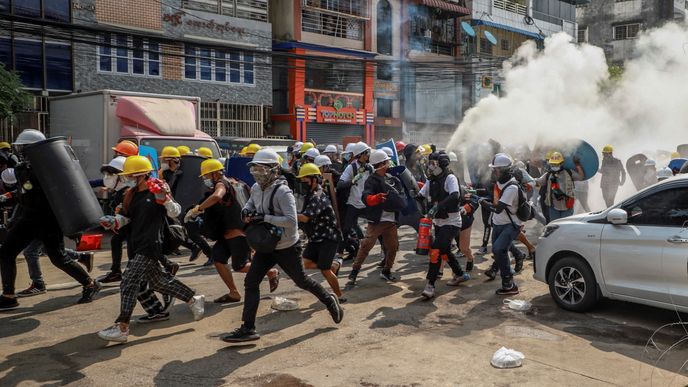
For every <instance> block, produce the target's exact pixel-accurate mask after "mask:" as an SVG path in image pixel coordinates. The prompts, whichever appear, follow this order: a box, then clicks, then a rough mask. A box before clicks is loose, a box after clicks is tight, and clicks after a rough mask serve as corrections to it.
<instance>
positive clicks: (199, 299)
mask: <svg viewBox="0 0 688 387" xmlns="http://www.w3.org/2000/svg"><path fill="white" fill-rule="evenodd" d="M189 308H191V313H193V316H194V321H198V320H200V319H202V318H203V313H204V312H205V296H204V295H202V294H201V295H200V296H194V297H193V299H192V302H191V303H190V304H189Z"/></svg>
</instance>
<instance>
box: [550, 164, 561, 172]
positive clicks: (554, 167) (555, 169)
mask: <svg viewBox="0 0 688 387" xmlns="http://www.w3.org/2000/svg"><path fill="white" fill-rule="evenodd" d="M549 170H550V171H552V172H559V171H561V165H559V164H557V165H553V164H550V165H549Z"/></svg>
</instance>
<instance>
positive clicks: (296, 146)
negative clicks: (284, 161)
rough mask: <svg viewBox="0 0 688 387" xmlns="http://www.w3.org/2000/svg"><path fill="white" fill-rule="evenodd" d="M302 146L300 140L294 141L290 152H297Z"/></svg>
mask: <svg viewBox="0 0 688 387" xmlns="http://www.w3.org/2000/svg"><path fill="white" fill-rule="evenodd" d="M302 146H303V143H302V142H301V141H297V142H295V143H294V145H293V146H292V147H291V152H292V153H299V151H300V150H301V147H302Z"/></svg>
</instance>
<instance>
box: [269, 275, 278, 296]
mask: <svg viewBox="0 0 688 387" xmlns="http://www.w3.org/2000/svg"><path fill="white" fill-rule="evenodd" d="M278 286H279V271H278V272H277V275H276V276H274V277H272V278H270V293H272V292H274V291H275V290H277V287H278Z"/></svg>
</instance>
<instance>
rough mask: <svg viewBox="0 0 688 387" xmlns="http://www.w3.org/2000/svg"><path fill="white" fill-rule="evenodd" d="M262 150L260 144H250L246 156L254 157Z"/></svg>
mask: <svg viewBox="0 0 688 387" xmlns="http://www.w3.org/2000/svg"><path fill="white" fill-rule="evenodd" d="M260 149H261V147H260V145H258V144H248V146H247V147H246V152H245V153H246V154H250V155H254V154H256V152H258V151H259V150H260Z"/></svg>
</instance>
